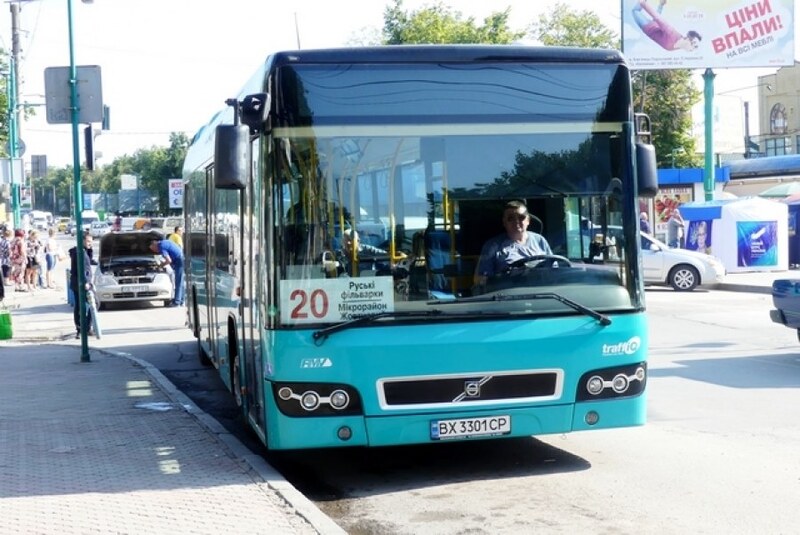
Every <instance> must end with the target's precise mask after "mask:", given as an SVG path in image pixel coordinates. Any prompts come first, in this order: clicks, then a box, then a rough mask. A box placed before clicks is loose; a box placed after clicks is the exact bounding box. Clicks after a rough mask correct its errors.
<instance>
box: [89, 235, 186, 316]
mask: <svg viewBox="0 0 800 535" xmlns="http://www.w3.org/2000/svg"><path fill="white" fill-rule="evenodd" d="M161 239H163V235H162V234H161V233H160V232H158V231H127V232H126V231H123V232H110V233H108V234H106V235H104V236H103V237H101V238H100V256H99V259H98V265H97V269H96V270H95V273H94V279H93V281H94V285H95V293H96V295H97V306H98V309H101V310H102V309H103V308H105V307H106V306H107V305H109V304H111V303H124V302H131V301H161V302H162V303H164V306H167V305H169V304H170V302H171V301H172V297H173V294H174V292H173V282H172V277H171V274H170V273H169V272H168V271H167V268H165V267H160V262H161V256H160V255H158V254H156V253H153V252H152V251H150V248H149V244H150V241H151V240H161Z"/></svg>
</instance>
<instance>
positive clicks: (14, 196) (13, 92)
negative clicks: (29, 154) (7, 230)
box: [3, 57, 25, 228]
mask: <svg viewBox="0 0 800 535" xmlns="http://www.w3.org/2000/svg"><path fill="white" fill-rule="evenodd" d="M15 71H16V65H15V64H14V58H13V57H12V58H9V60H8V73H3V74H4V75H5V76H6V103H7V104H8V160H9V166H8V169H9V170H8V172H9V179H10V181H11V210H12V214H13V218H14V228H20V206H19V205H20V200H21V199H20V197H21V195H20V185H19V184H18V183H17V182H18V180H19V181H22V180H23V179H24V178H25V177H24V176H21V177H19V179H18V180H16V179H15V177H14V171H15V169H14V165H15V163H16V160H17V147H18V143H19V142H18V140H17V81H16V76H15Z"/></svg>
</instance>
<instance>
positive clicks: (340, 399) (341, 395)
mask: <svg viewBox="0 0 800 535" xmlns="http://www.w3.org/2000/svg"><path fill="white" fill-rule="evenodd" d="M330 404H331V407H333V408H334V409H336V410H342V409H344V408H345V407H347V405H349V404H350V396H348V395H347V392H345V391H344V390H334V391H333V392H331V396H330Z"/></svg>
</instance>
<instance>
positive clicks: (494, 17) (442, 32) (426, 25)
mask: <svg viewBox="0 0 800 535" xmlns="http://www.w3.org/2000/svg"><path fill="white" fill-rule="evenodd" d="M509 12H510V9H506V10H505V11H502V12H495V13H492V14H491V15H489V16H488V17H486V18H485V19H484V21H483V25H478V24H476V23H475V19H473V18H472V17H469V18H466V19H465V18H464V16H463V15H462V14H461V12H459V11H455V10H453V9H452V8H449V7H447V6H445V5H444V4H442V3H441V2H438V3H435V4H432V5H430V6H427V7H423V8H421V9H419V10H417V11H412V12H407V11H405V10H404V8H403V0H394V4H392V5H389V6H388V7H387V8H386V10H385V11H384V15H383V19H384V24H383V42H384V44H387V45H406V44H466V43H486V44H508V43H512V42H514V41H515V40H517V39H520V38H522V37H523V36H524V35H525V32H515V31H512V30H511V29H510V28H509V27H508V16H509Z"/></svg>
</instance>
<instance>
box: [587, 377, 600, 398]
mask: <svg viewBox="0 0 800 535" xmlns="http://www.w3.org/2000/svg"><path fill="white" fill-rule="evenodd" d="M586 390H588V391H589V393H590V394H591V395H593V396H596V395H597V394H599V393H600V392H602V391H603V378H602V377H600V376H599V375H593V376H592V377H590V378H589V380H588V381H586Z"/></svg>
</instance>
